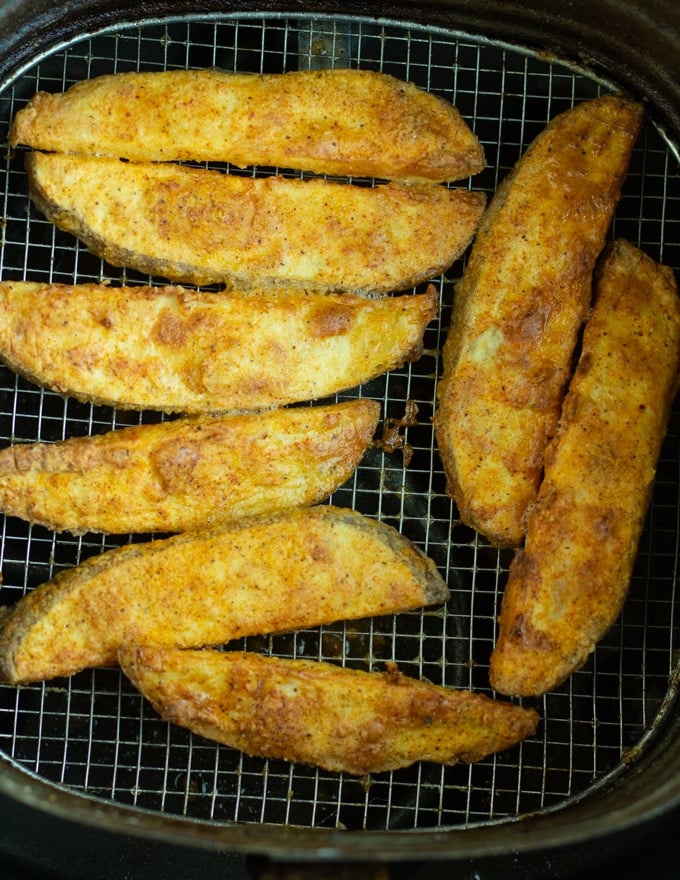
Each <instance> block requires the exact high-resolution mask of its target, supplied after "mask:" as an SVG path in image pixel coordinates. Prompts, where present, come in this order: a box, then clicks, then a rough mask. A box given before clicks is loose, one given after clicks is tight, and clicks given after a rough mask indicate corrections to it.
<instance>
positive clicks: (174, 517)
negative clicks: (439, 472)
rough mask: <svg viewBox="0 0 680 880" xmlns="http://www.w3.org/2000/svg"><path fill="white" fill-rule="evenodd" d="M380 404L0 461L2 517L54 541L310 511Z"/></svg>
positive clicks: (79, 443)
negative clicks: (35, 527)
mask: <svg viewBox="0 0 680 880" xmlns="http://www.w3.org/2000/svg"><path fill="white" fill-rule="evenodd" d="M379 414H380V405H379V404H378V403H377V402H376V401H372V400H365V399H358V400H353V401H349V402H347V403H340V404H337V405H330V406H316V407H300V408H294V409H276V410H269V411H267V412H263V413H250V414H237V415H228V416H222V417H210V416H203V417H196V418H185V419H177V420H175V421H172V422H162V423H160V424H155V425H152V424H147V425H138V426H134V427H130V428H122V429H120V430H116V431H109V432H108V433H106V434H100V435H94V436H91V437H74V438H70V439H68V440H64V441H60V442H54V443H30V444H29V443H16V444H14V445H13V446H9V447H7V448H5V449H3V450H2V451H0V510H2V512H3V513H5V514H8V515H11V516H18V517H21V518H22V519H25V520H28V521H29V522H32V523H36V524H39V525H42V526H45V527H47V528H49V529H54V530H57V531H60V530H68V531H71V532H110V533H122V534H125V533H127V532H157V531H160V532H181V531H186V530H188V529H196V528H199V527H201V526H206V525H210V524H216V523H219V522H224V521H232V522H235V521H237V520H239V519H241V518H243V517H245V516H252V515H256V514H262V513H269V512H273V511H275V510H280V509H282V508H286V507H295V506H302V505H307V504H313V503H315V502H317V501H321V500H322V499H324V498H326V497H327V496H328V495H329V494H330V493H331V492H333V491H334V490H335V489H337V488H338V486H340V485H341V484H342V483H344V482H345V480H347V479H348V478H349V477H350V476H351V475H352V473H353V472H354V470H355V468H356V467H357V465H358V464H359V461H360V460H361V457H362V455H363V454H364V452H365V451H366V449H367V447H368V446H369V444H370V443H371V439H372V437H373V434H374V431H375V428H376V425H377V422H378V417H379Z"/></svg>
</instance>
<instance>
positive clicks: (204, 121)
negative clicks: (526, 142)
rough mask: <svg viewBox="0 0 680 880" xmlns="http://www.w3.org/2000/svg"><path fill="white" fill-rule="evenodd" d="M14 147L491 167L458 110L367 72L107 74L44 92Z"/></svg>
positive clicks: (17, 122) (344, 164)
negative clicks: (60, 92)
mask: <svg viewBox="0 0 680 880" xmlns="http://www.w3.org/2000/svg"><path fill="white" fill-rule="evenodd" d="M10 143H11V145H12V146H16V145H17V144H25V145H28V146H30V147H34V148H35V149H38V150H46V151H48V152H58V153H82V154H84V155H93V156H94V155H106V156H114V157H122V158H127V159H132V160H134V161H167V160H191V159H193V160H198V161H217V162H231V163H233V164H235V165H238V166H247V165H266V166H280V167H283V168H297V169H301V170H304V171H314V172H318V173H327V174H337V175H352V176H355V177H356V176H359V177H380V178H389V179H395V180H396V179H399V180H408V181H414V180H415V181H436V182H443V181H452V180H460V179H461V178H463V177H468V176H469V175H471V174H476V173H477V172H479V171H481V170H482V169H483V168H484V165H485V161H484V151H483V149H482V146H481V144H480V143H479V141H478V139H477V138H476V137H475V135H474V134H473V133H472V131H471V130H470V128H469V127H468V125H467V123H466V122H465V121H464V119H463V118H462V117H461V115H460V113H459V112H458V111H457V110H456V108H455V107H454V106H453V105H452V104H450V103H449V102H448V101H445V100H443V99H441V98H439V97H436V96H435V95H433V94H430V93H428V92H425V91H423V90H421V89H419V88H417V87H416V86H415V85H413V84H412V83H407V82H402V81H400V80H398V79H395V78H394V77H391V76H388V75H386V74H382V73H376V72H374V71H369V70H341V69H337V70H315V71H311V70H309V71H308V70H305V71H293V72H290V73H286V74H265V75H262V76H257V75H253V74H235V73H227V72H226V71H221V70H169V71H163V72H142V73H134V72H131V73H119V74H113V75H109V76H100V77H97V78H95V79H91V80H85V81H83V82H79V83H77V84H76V85H74V86H72V87H71V88H70V89H68V91H66V92H64V93H62V94H48V93H47V92H38V93H37V94H36V95H35V96H34V97H33V98H32V99H31V101H29V103H28V105H27V106H26V107H25V108H24V109H23V110H20V111H19V112H18V113H17V114H16V116H15V119H14V123H13V126H12V131H11V134H10Z"/></svg>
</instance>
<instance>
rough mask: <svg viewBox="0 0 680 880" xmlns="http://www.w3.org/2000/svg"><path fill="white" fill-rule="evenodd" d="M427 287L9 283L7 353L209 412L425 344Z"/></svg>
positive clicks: (430, 297)
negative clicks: (372, 292)
mask: <svg viewBox="0 0 680 880" xmlns="http://www.w3.org/2000/svg"><path fill="white" fill-rule="evenodd" d="M438 302H439V300H438V294H437V291H436V290H435V288H434V286H433V285H430V286H429V288H428V290H427V291H426V292H425V293H423V294H417V295H404V296H396V297H384V298H370V299H369V298H365V297H360V296H356V295H352V294H313V293H310V292H307V291H291V290H286V291H278V292H275V291H271V290H270V291H259V292H257V293H255V292H254V293H252V295H247V294H243V293H233V294H231V293H207V292H196V291H190V290H184V289H182V288H179V287H164V288H154V287H108V286H104V285H97V284H80V285H76V286H69V285H58V284H33V283H29V282H21V281H18V282H11V281H7V282H0V357H2V359H3V360H4V361H5V362H6V363H7V364H8V365H9V366H10V367H12V368H13V369H14V370H17V371H18V372H20V373H21V374H22V375H24V376H26V377H28V378H29V379H31V380H32V381H33V382H37V383H38V384H41V385H46V386H48V387H49V388H52V389H55V390H57V391H59V392H60V393H62V394H68V395H71V396H73V397H76V398H78V399H80V400H86V401H91V402H94V403H99V404H109V405H112V406H117V407H119V408H121V409H155V410H161V411H165V412H185V413H202V412H217V411H227V410H235V409H238V410H253V409H262V408H265V407H271V406H282V405H284V404H287V403H293V402H299V401H304V400H312V399H319V398H323V397H328V396H329V395H331V394H335V393H336V392H339V391H344V390H346V389H348V388H353V387H355V386H357V385H360V384H361V383H363V382H366V381H368V380H369V379H372V378H374V377H375V376H377V375H378V374H380V373H382V372H385V371H386V370H389V369H392V368H394V367H399V366H401V365H402V364H403V363H404V362H406V361H411V360H416V359H417V358H418V357H420V355H421V353H422V345H423V333H424V332H425V328H426V326H427V325H428V323H429V322H430V321H431V320H432V319H433V318H434V317H435V316H436V314H437V307H438Z"/></svg>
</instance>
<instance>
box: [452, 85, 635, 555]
mask: <svg viewBox="0 0 680 880" xmlns="http://www.w3.org/2000/svg"><path fill="white" fill-rule="evenodd" d="M642 113H643V111H642V106H641V105H640V104H637V103H635V102H634V101H632V100H630V99H628V98H625V97H620V96H616V95H606V96H604V97H601V98H597V99H594V100H592V101H586V102H584V103H582V104H579V105H577V106H576V107H574V108H573V109H571V110H568V111H566V112H565V113H562V114H561V115H560V116H557V117H555V118H554V119H553V120H552V121H551V122H550V123H549V124H548V126H547V128H546V129H545V130H544V131H543V132H542V134H540V135H539V136H538V138H536V140H535V141H534V142H533V144H532V145H531V146H530V147H529V148H528V149H527V151H526V153H525V154H524V156H522V158H521V159H520V160H519V162H518V163H517V165H516V166H515V168H514V170H513V171H512V172H511V174H510V175H509V176H508V177H507V178H506V179H505V181H504V182H503V183H502V185H501V186H500V188H499V190H498V192H497V193H496V195H495V196H494V198H493V200H492V202H491V204H490V206H489V210H488V211H487V213H486V215H485V217H484V219H483V220H482V224H481V226H480V229H479V232H478V235H477V238H476V241H475V243H474V245H473V247H472V251H471V254H470V258H469V261H468V264H467V268H466V271H465V274H464V276H463V279H462V280H461V282H460V284H459V285H458V286H457V289H456V292H455V299H454V309H453V315H452V318H451V324H450V329H449V335H448V337H447V340H446V343H445V345H444V349H443V375H442V378H441V381H440V382H439V386H438V410H437V413H436V416H435V427H436V432H437V440H438V445H439V451H440V454H441V457H442V461H443V464H444V467H445V471H446V475H447V486H448V491H449V492H450V494H451V495H452V497H453V498H454V500H455V502H456V504H457V506H458V509H459V512H460V515H461V517H462V519H463V521H464V522H466V523H467V524H468V525H470V526H472V527H474V528H475V529H477V530H478V531H479V532H481V533H482V534H483V535H485V536H486V537H487V538H488V539H489V540H490V541H491V542H492V543H493V544H496V545H499V546H517V545H519V544H520V543H521V541H522V538H523V536H524V532H525V529H526V516H527V510H528V508H529V506H530V504H531V503H532V502H533V501H534V499H535V497H536V492H537V490H538V485H539V481H540V478H541V473H542V470H543V455H544V452H545V446H546V444H547V442H548V441H549V439H550V437H551V436H552V435H553V434H554V432H555V429H556V427H557V421H558V418H559V413H560V406H561V403H562V397H563V394H564V388H565V386H566V384H567V382H568V379H569V376H570V374H571V370H572V358H573V351H574V347H575V344H576V340H577V336H578V333H579V330H580V328H581V325H582V323H583V320H584V319H585V317H586V314H587V312H588V307H589V304H590V292H591V281H592V272H593V267H594V265H595V261H596V259H597V257H598V254H599V253H600V251H601V250H602V248H603V246H604V243H605V236H606V233H607V229H608V227H609V225H610V221H611V218H612V214H613V212H614V208H615V206H616V203H617V201H618V198H619V195H620V191H621V185H622V183H623V180H624V178H625V175H626V172H627V169H628V164H629V160H630V155H631V151H632V149H633V146H634V143H635V140H636V138H637V134H638V131H639V128H640V125H641V121H642Z"/></svg>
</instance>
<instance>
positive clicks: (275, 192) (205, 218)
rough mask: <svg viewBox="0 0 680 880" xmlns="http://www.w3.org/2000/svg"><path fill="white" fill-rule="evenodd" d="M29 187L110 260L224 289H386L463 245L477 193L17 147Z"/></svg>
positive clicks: (451, 256) (406, 282)
mask: <svg viewBox="0 0 680 880" xmlns="http://www.w3.org/2000/svg"><path fill="white" fill-rule="evenodd" d="M26 165H27V169H28V173H29V183H30V188H31V197H32V199H33V201H34V202H35V204H36V205H37V207H38V208H39V209H40V210H41V211H42V212H43V213H44V214H45V216H46V217H48V218H49V219H50V220H51V221H52V222H53V223H54V224H55V225H56V226H58V227H59V228H60V229H64V230H66V231H67V232H70V233H72V234H73V235H75V236H77V237H78V238H80V239H82V241H83V242H84V243H85V244H86V245H87V246H88V247H89V248H90V249H91V250H92V251H93V252H94V253H95V254H97V255H98V256H101V257H103V258H104V259H105V260H107V261H108V262H109V263H112V264H113V265H114V266H127V267H132V268H134V269H138V270H139V271H141V272H148V273H149V274H152V275H160V276H163V277H165V278H169V279H171V280H173V281H186V282H191V283H195V284H211V283H224V284H226V285H227V286H229V287H244V288H247V287H253V286H257V285H266V284H299V285H308V286H313V287H315V288H318V289H324V290H360V291H371V292H387V291H391V290H399V289H403V288H407V287H410V286H412V285H414V284H418V283H419V282H421V281H426V280H428V279H430V278H433V277H435V276H436V275H439V274H440V273H441V272H442V271H443V270H444V269H446V268H447V267H448V266H449V265H451V263H453V262H454V260H455V259H456V258H457V257H458V256H459V255H460V254H461V253H462V252H463V251H464V250H465V248H466V247H467V245H468V244H469V243H470V240H471V238H472V235H473V233H474V230H475V228H476V226H477V223H478V221H479V218H480V216H481V213H482V210H483V208H484V196H483V195H482V194H481V193H473V192H469V191H468V190H463V189H448V188H447V187H445V186H432V185H426V184H423V185H417V184H414V185H402V184H396V183H387V184H383V185H381V186H376V187H365V186H354V185H349V184H340V183H333V182H330V181H326V180H320V179H314V180H299V179H291V178H285V177H282V176H274V177H260V178H257V177H250V176H240V175H234V174H224V173H222V172H220V171H208V170H205V169H201V168H189V167H186V166H180V165H174V164H158V163H133V162H120V161H118V160H117V159H101V158H91V157H85V156H73V155H65V154H60V153H36V152H34V153H29V154H28V155H27V157H26Z"/></svg>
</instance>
